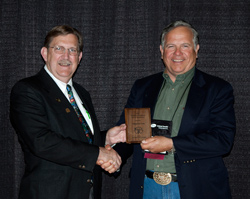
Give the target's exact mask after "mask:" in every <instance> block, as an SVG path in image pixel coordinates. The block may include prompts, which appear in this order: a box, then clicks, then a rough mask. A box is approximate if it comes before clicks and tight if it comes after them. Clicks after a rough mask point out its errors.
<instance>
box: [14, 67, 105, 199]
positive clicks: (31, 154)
mask: <svg viewBox="0 0 250 199" xmlns="http://www.w3.org/2000/svg"><path fill="white" fill-rule="evenodd" d="M73 86H74V88H75V90H76V91H77V93H78V95H79V97H80V98H81V100H82V102H83V105H84V107H85V108H86V109H87V110H88V112H89V114H90V116H91V119H92V122H93V126H94V144H93V145H90V144H88V141H87V138H86V136H85V134H84V132H83V129H82V126H81V124H80V122H79V120H78V117H77V115H76V113H75V111H74V109H73V107H72V106H71V104H70V103H69V101H68V100H67V99H66V97H65V96H64V94H63V93H62V92H61V90H60V89H59V88H58V86H57V85H56V83H55V82H54V81H53V80H52V79H51V77H50V76H49V75H48V74H47V72H46V71H45V70H44V69H42V70H41V71H40V72H39V73H38V74H37V75H35V76H33V77H29V78H26V79H23V80H21V81H19V82H18V83H17V84H16V85H15V86H14V87H13V89H12V92H11V98H10V119H11V122H12V125H13V127H14V128H15V130H16V133H17V135H18V138H19V141H20V144H21V146H22V149H23V152H24V160H25V164H26V167H25V173H24V176H23V178H22V181H21V186H20V194H19V195H20V196H19V197H20V198H21V199H85V198H88V196H89V191H90V188H91V178H92V179H94V192H95V198H100V196H101V188H100V184H101V174H100V168H99V167H97V166H96V160H97V157H98V154H99V148H98V146H101V145H102V146H103V144H104V139H103V138H101V134H100V129H99V125H98V121H97V118H96V115H95V111H94V107H93V105H92V102H91V98H90V95H89V93H88V92H87V91H86V90H85V89H84V88H83V87H81V86H80V85H78V84H76V83H73ZM103 137H104V136H103Z"/></svg>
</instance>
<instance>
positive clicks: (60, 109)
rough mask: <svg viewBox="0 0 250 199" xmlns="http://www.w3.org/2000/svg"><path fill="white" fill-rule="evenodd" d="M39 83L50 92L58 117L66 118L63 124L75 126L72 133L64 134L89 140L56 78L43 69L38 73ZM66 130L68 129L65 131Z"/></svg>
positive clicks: (49, 95) (50, 100) (51, 104)
mask: <svg viewBox="0 0 250 199" xmlns="http://www.w3.org/2000/svg"><path fill="white" fill-rule="evenodd" d="M38 79H39V81H40V82H39V84H40V85H41V88H43V89H44V90H45V91H46V92H47V93H48V94H47V95H46V96H48V98H49V103H50V106H51V107H53V110H54V112H55V114H56V115H57V116H56V117H58V118H66V119H65V122H64V124H62V125H63V126H64V125H65V127H64V128H67V127H66V126H67V124H70V127H71V128H73V129H72V130H71V131H70V135H63V136H70V137H72V138H74V139H78V140H82V141H86V142H87V138H86V137H85V136H83V133H84V132H83V130H82V126H81V123H80V122H79V119H78V117H77V115H76V113H75V111H74V109H73V107H72V105H71V104H70V102H69V101H68V99H67V98H66V97H65V95H64V94H63V93H62V91H61V90H60V88H59V87H58V86H57V84H56V83H55V82H54V80H53V79H52V78H51V77H50V76H49V75H48V74H47V72H46V71H45V70H44V69H42V70H41V71H40V72H39V73H38ZM65 132H66V131H65Z"/></svg>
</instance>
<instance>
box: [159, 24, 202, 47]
mask: <svg viewBox="0 0 250 199" xmlns="http://www.w3.org/2000/svg"><path fill="white" fill-rule="evenodd" d="M180 26H183V27H187V28H189V29H190V30H191V31H192V33H193V43H194V49H196V47H197V45H198V44H199V35H198V32H197V31H196V30H195V29H194V28H193V27H192V26H191V25H190V24H189V23H187V22H185V21H181V20H180V21H175V22H173V23H171V24H169V25H168V26H167V27H166V28H164V29H163V30H162V33H161V46H162V48H164V44H165V36H166V35H167V34H168V33H169V32H170V31H171V30H173V29H175V28H177V27H180Z"/></svg>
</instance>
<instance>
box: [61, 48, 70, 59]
mask: <svg viewBox="0 0 250 199" xmlns="http://www.w3.org/2000/svg"><path fill="white" fill-rule="evenodd" d="M62 56H63V57H66V58H68V57H69V50H68V49H65V50H64V52H63V55H62Z"/></svg>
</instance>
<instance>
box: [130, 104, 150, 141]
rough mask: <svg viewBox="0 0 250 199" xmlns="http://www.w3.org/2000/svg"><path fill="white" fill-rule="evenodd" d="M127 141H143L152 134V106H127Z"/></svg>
mask: <svg viewBox="0 0 250 199" xmlns="http://www.w3.org/2000/svg"><path fill="white" fill-rule="evenodd" d="M125 123H126V126H127V128H126V139H127V140H126V143H129V144H131V143H141V141H142V140H144V139H146V138H149V137H151V136H152V129H151V114H150V108H125Z"/></svg>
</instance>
